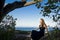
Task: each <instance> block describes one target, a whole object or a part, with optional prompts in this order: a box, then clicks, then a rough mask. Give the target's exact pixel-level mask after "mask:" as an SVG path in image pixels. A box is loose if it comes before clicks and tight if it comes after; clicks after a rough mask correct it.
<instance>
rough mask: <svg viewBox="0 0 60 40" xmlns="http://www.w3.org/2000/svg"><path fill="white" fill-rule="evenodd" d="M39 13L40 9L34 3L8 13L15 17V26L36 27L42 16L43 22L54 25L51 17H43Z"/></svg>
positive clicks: (9, 1) (7, 1)
mask: <svg viewBox="0 0 60 40" xmlns="http://www.w3.org/2000/svg"><path fill="white" fill-rule="evenodd" d="M14 1H19V0H6V1H5V3H6V4H7V3H12V2H14ZM39 13H40V9H37V7H36V6H35V4H34V5H30V6H27V7H23V8H18V9H15V10H13V11H11V12H10V13H9V15H12V16H13V17H14V18H17V21H16V27H38V26H39V24H40V23H39V22H40V19H41V18H43V19H44V20H45V23H46V24H47V25H50V26H55V25H56V23H55V22H53V20H52V19H51V18H48V17H43V16H42V14H39Z"/></svg>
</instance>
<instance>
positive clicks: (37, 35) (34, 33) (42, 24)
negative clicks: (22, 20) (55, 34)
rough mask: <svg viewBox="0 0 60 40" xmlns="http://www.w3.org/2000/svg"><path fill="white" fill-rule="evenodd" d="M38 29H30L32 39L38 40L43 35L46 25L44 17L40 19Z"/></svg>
mask: <svg viewBox="0 0 60 40" xmlns="http://www.w3.org/2000/svg"><path fill="white" fill-rule="evenodd" d="M39 29H40V30H39V31H36V30H32V33H31V38H32V40H39V39H40V38H41V37H43V36H44V33H45V29H46V30H47V25H46V24H45V22H44V19H42V18H41V19H40V25H39ZM47 31H48V30H47Z"/></svg>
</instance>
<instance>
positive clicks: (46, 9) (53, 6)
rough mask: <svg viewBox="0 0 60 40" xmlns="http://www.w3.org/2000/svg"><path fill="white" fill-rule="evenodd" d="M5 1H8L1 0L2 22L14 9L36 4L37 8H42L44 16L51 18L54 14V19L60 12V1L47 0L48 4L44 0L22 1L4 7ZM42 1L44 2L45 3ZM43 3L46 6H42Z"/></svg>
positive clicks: (0, 12)
mask: <svg viewBox="0 0 60 40" xmlns="http://www.w3.org/2000/svg"><path fill="white" fill-rule="evenodd" d="M5 1H6V0H0V22H1V21H2V19H3V18H4V17H5V16H6V15H7V14H8V13H9V12H11V11H13V10H14V9H17V8H22V7H26V6H29V5H32V4H36V7H37V8H41V10H40V12H41V13H42V14H43V16H50V13H52V12H54V14H55V15H52V17H54V16H56V15H57V14H58V13H56V12H59V11H60V5H59V3H60V0H47V1H46V2H45V1H44V0H32V1H31V2H27V0H21V1H15V2H13V3H8V4H7V5H5V6H4V4H5ZM42 1H44V3H43V2H42ZM42 3H43V4H44V5H42ZM52 14H53V13H52Z"/></svg>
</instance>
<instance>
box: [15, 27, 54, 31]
mask: <svg viewBox="0 0 60 40" xmlns="http://www.w3.org/2000/svg"><path fill="white" fill-rule="evenodd" d="M36 29H37V28H36V27H16V28H15V30H22V31H32V30H36ZM38 30H39V29H38ZM51 30H54V29H53V27H49V28H48V31H51Z"/></svg>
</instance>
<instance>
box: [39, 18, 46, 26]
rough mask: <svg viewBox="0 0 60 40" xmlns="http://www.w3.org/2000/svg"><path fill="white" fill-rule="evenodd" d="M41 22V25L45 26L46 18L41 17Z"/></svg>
mask: <svg viewBox="0 0 60 40" xmlns="http://www.w3.org/2000/svg"><path fill="white" fill-rule="evenodd" d="M40 23H41V26H42V27H43V26H44V24H45V21H44V19H42V18H41V19H40Z"/></svg>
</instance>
